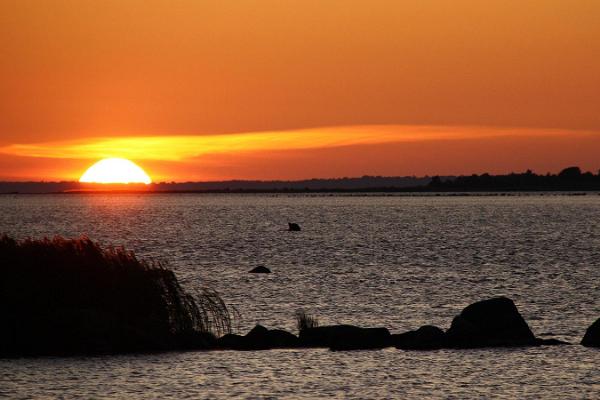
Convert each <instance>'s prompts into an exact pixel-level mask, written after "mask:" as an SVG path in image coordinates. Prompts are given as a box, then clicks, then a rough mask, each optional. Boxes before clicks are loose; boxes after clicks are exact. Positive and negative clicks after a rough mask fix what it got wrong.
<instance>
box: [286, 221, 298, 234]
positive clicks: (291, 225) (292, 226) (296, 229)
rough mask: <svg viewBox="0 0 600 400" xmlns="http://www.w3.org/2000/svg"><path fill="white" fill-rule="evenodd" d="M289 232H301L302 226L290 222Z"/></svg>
mask: <svg viewBox="0 0 600 400" xmlns="http://www.w3.org/2000/svg"><path fill="white" fill-rule="evenodd" d="M288 230H290V231H292V232H299V231H300V225H298V224H296V223H294V222H288Z"/></svg>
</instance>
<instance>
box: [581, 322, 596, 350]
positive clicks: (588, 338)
mask: <svg viewBox="0 0 600 400" xmlns="http://www.w3.org/2000/svg"><path fill="white" fill-rule="evenodd" d="M581 344H582V345H583V346H586V347H600V318H598V319H597V320H596V322H594V323H593V324H592V325H591V326H590V327H589V328H588V329H587V331H586V332H585V336H584V337H583V339H581Z"/></svg>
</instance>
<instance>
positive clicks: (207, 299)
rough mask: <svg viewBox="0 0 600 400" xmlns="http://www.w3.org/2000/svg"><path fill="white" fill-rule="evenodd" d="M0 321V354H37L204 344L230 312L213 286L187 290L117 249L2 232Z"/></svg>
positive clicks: (151, 263) (224, 327)
mask: <svg viewBox="0 0 600 400" xmlns="http://www.w3.org/2000/svg"><path fill="white" fill-rule="evenodd" d="M0 322H1V323H0V325H2V326H3V328H2V329H0V355H27V354H32V355H35V354H69V353H105V352H127V351H155V350H168V349H174V348H189V347H200V348H201V347H208V346H210V343H211V341H212V340H214V335H219V334H223V333H229V332H230V330H231V325H232V317H231V312H230V309H229V308H228V307H227V306H226V305H225V303H224V302H223V300H222V299H221V298H220V297H219V295H218V293H217V292H215V291H214V290H210V289H202V290H201V291H200V292H199V293H197V295H196V296H192V295H190V294H189V293H187V292H186V291H184V290H183V288H182V287H181V286H180V284H179V282H178V281H177V278H176V277H175V274H174V273H173V272H172V271H171V270H169V269H168V268H167V266H166V265H165V264H164V263H163V262H161V261H156V260H140V259H138V258H137V257H136V255H135V254H134V253H133V252H132V251H127V250H125V249H124V248H122V247H101V246H100V245H99V244H98V243H96V242H94V241H92V240H90V239H89V238H87V237H81V238H78V239H65V238H62V237H58V236H57V237H55V238H53V239H48V238H44V239H40V240H34V239H24V240H15V239H13V238H10V237H8V236H6V235H2V236H0Z"/></svg>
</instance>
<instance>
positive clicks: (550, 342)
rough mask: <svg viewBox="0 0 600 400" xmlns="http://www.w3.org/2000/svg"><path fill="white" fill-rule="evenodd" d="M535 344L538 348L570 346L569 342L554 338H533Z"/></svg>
mask: <svg viewBox="0 0 600 400" xmlns="http://www.w3.org/2000/svg"><path fill="white" fill-rule="evenodd" d="M535 342H536V344H537V345H538V346H560V345H563V344H571V343H569V342H565V341H563V340H558V339H554V338H550V339H542V338H535Z"/></svg>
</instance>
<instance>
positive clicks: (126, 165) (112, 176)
mask: <svg viewBox="0 0 600 400" xmlns="http://www.w3.org/2000/svg"><path fill="white" fill-rule="evenodd" d="M79 182H89V183H145V184H149V183H151V182H152V179H150V177H149V176H148V174H147V173H146V172H145V171H144V170H143V169H142V168H141V167H139V166H138V165H136V164H135V163H134V162H133V161H130V160H127V159H125V158H105V159H103V160H100V161H98V162H97V163H95V164H94V165H92V166H91V167H89V168H88V169H87V171H85V173H84V174H83V175H81V178H79Z"/></svg>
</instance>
